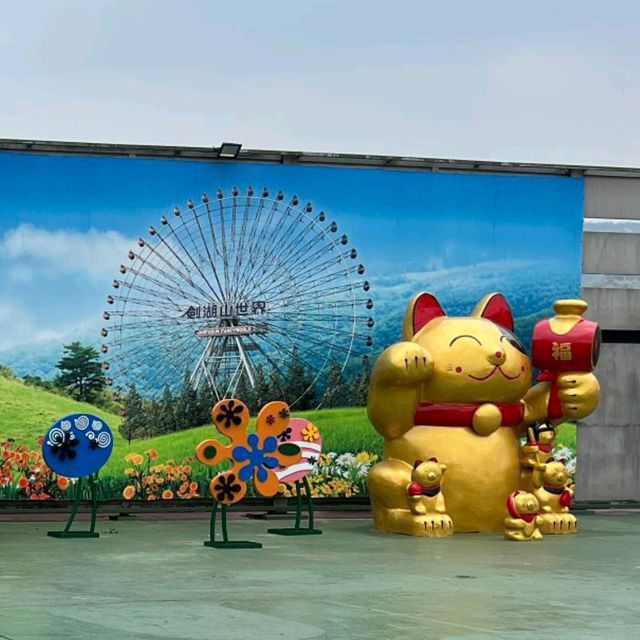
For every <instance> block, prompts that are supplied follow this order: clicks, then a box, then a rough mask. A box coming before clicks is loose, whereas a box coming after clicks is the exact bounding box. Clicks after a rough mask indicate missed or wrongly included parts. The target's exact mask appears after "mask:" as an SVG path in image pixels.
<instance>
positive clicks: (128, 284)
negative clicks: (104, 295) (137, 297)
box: [120, 282, 198, 312]
mask: <svg viewBox="0 0 640 640" xmlns="http://www.w3.org/2000/svg"><path fill="white" fill-rule="evenodd" d="M120 286H122V287H126V288H127V289H131V290H133V291H137V292H139V293H143V294H145V295H155V296H156V299H158V293H157V291H154V290H153V289H149V288H147V287H144V286H142V285H140V284H134V283H133V282H122V283H121V285H120ZM159 300H163V301H165V302H168V303H169V305H171V306H172V307H175V308H176V309H177V310H179V311H182V312H184V309H182V308H181V307H180V305H179V304H178V303H177V302H176V301H175V300H174V299H173V298H169V297H168V296H164V297H162V298H160V299H159ZM187 302H189V300H187ZM190 302H191V304H193V302H194V301H193V300H191V301H190ZM196 304H198V302H196Z"/></svg>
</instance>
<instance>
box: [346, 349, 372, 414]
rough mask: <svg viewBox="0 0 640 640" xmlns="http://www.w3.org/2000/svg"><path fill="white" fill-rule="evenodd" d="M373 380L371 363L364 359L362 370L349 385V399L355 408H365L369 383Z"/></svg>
mask: <svg viewBox="0 0 640 640" xmlns="http://www.w3.org/2000/svg"><path fill="white" fill-rule="evenodd" d="M370 380H371V363H370V362H369V358H366V357H365V358H363V359H362V368H361V369H360V371H358V372H356V374H355V375H354V376H353V377H352V379H351V384H350V385H349V399H350V404H351V406H353V407H365V406H366V405H367V394H368V393H369V381H370Z"/></svg>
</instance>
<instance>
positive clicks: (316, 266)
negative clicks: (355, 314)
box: [257, 251, 351, 286]
mask: <svg viewBox="0 0 640 640" xmlns="http://www.w3.org/2000/svg"><path fill="white" fill-rule="evenodd" d="M350 257H351V252H350V251H346V252H343V253H339V254H334V255H333V256H332V257H331V258H329V259H327V260H324V261H323V262H317V263H313V262H307V261H305V262H304V264H305V266H303V267H302V269H301V270H298V271H297V272H296V279H298V280H304V279H305V278H306V277H307V275H308V274H311V273H314V272H315V273H316V274H318V275H319V274H322V273H323V272H326V271H328V270H329V269H330V268H331V267H334V266H335V267H337V266H339V265H342V264H343V263H345V261H346V260H347V259H348V258H350ZM291 268H293V267H291ZM336 273H340V272H336ZM273 276H276V277H275V278H274V277H273ZM287 279H289V277H288V270H285V269H282V268H280V269H276V270H272V271H271V272H269V273H267V274H265V275H264V276H263V277H262V278H261V280H260V281H259V282H258V283H257V286H260V285H261V284H263V283H264V282H265V281H270V282H271V284H272V286H277V285H279V284H280V283H281V282H283V281H286V280H287Z"/></svg>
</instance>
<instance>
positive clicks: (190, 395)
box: [175, 376, 200, 431]
mask: <svg viewBox="0 0 640 640" xmlns="http://www.w3.org/2000/svg"><path fill="white" fill-rule="evenodd" d="M175 416H176V430H177V431H182V430H183V429H189V428H190V427H195V426H197V425H198V424H199V421H200V410H199V406H198V392H197V391H196V390H195V389H194V388H193V385H192V384H191V381H190V380H189V376H185V377H184V379H183V381H182V389H181V390H180V395H178V397H177V399H176V402H175Z"/></svg>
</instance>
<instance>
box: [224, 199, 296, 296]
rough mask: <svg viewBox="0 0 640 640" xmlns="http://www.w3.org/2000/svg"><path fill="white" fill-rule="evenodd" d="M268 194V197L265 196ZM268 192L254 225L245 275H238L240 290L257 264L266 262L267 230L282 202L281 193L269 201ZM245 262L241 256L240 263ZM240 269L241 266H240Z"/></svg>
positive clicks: (262, 200) (262, 201)
mask: <svg viewBox="0 0 640 640" xmlns="http://www.w3.org/2000/svg"><path fill="white" fill-rule="evenodd" d="M265 194H266V195H265ZM267 197H268V192H266V191H265V192H263V196H262V198H261V199H260V200H261V208H260V210H259V212H258V213H259V215H258V216H256V219H255V221H254V223H253V225H252V228H251V232H250V238H249V248H248V251H247V256H246V262H245V264H246V265H247V267H246V268H245V269H244V273H237V274H236V275H237V281H238V289H240V290H243V289H244V287H245V286H246V284H247V280H248V278H250V277H251V276H252V274H253V272H254V269H255V266H256V263H262V262H263V261H264V255H265V249H264V248H265V246H267V245H266V238H265V233H266V229H268V228H269V226H268V225H269V224H270V223H271V221H272V220H273V217H274V213H275V212H277V211H279V207H278V205H279V203H280V201H281V193H278V195H277V196H276V200H268V199H267ZM269 202H270V203H271V206H270V207H269V208H268V211H267V212H266V214H265V210H266V209H267V206H266V205H267V203H269ZM286 210H288V207H286V208H285V211H286ZM260 218H262V227H260ZM243 260H245V259H244V258H243V257H242V256H240V262H242V261H243ZM238 266H239V267H240V264H239V265H238Z"/></svg>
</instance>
